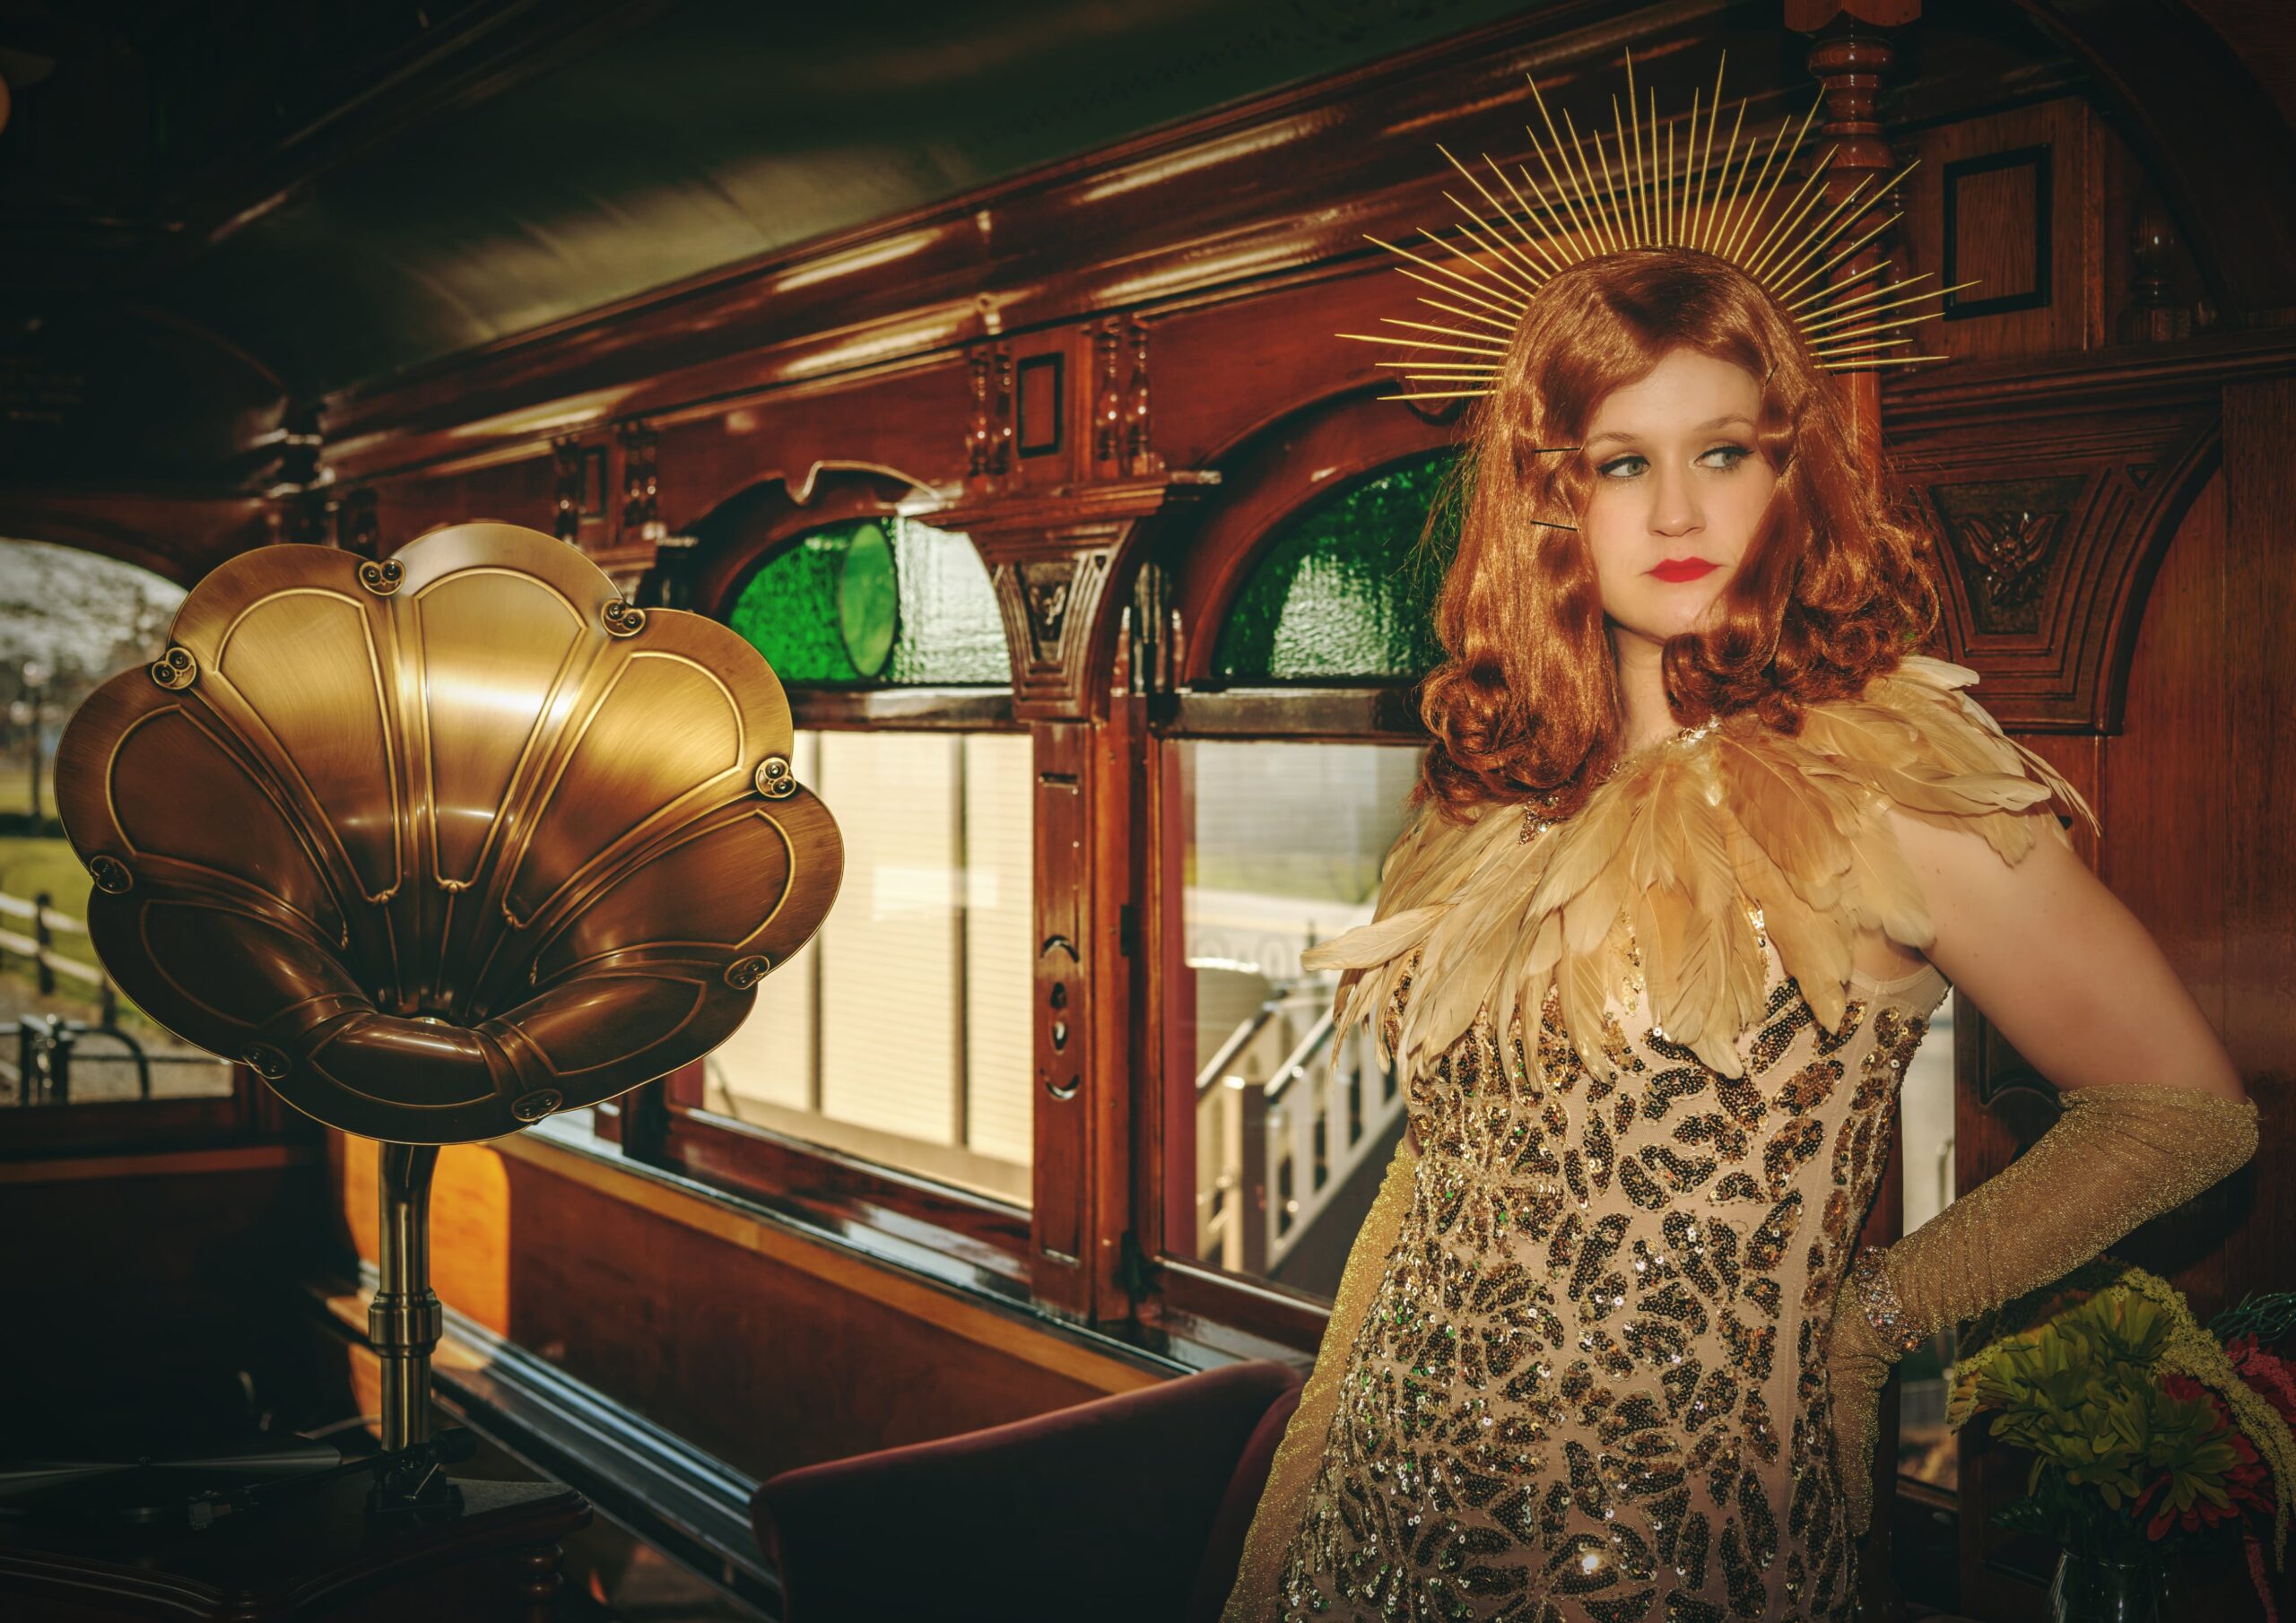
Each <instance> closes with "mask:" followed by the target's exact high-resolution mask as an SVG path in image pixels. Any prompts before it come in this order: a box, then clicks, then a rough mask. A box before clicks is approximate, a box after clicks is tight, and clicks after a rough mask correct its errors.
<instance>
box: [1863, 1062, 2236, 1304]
mask: <svg viewBox="0 0 2296 1623" xmlns="http://www.w3.org/2000/svg"><path fill="white" fill-rule="evenodd" d="M2064 1105H2065V1113H2064V1114H2063V1115H2061V1116H2059V1117H2058V1118H2057V1121H2056V1122H2055V1123H2054V1124H2051V1126H2050V1127H2049V1130H2048V1132H2047V1133H2042V1134H2041V1136H2040V1137H2039V1139H2037V1140H2035V1141H2034V1142H2033V1146H2032V1148H2031V1149H2030V1150H2026V1151H2025V1153H2024V1154H2022V1155H2021V1156H2019V1157H2018V1158H2017V1159H2015V1160H2013V1161H2012V1162H2010V1163H2009V1165H2008V1166H2007V1167H2005V1168H2004V1169H2003V1170H2002V1171H2000V1172H1999V1173H1997V1174H1996V1175H1995V1176H1992V1177H1989V1178H1987V1180H1986V1181H1985V1182H1984V1183H1982V1184H1980V1185H1978V1186H1977V1187H1976V1188H1975V1189H1973V1190H1971V1191H1970V1193H1967V1194H1965V1195H1963V1196H1961V1199H1959V1200H1957V1201H1955V1202H1953V1203H1952V1205H1950V1206H1948V1207H1946V1208H1945V1210H1944V1211H1941V1212H1939V1213H1938V1214H1937V1215H1936V1216H1935V1217H1934V1218H1932V1219H1929V1221H1927V1222H1926V1223H1924V1224H1923V1225H1922V1226H1921V1227H1920V1228H1917V1229H1915V1230H1914V1231H1913V1232H1912V1233H1911V1234H1909V1235H1908V1236H1906V1237H1905V1238H1903V1239H1901V1240H1900V1241H1899V1242H1898V1243H1897V1244H1896V1245H1892V1246H1891V1247H1890V1249H1889V1252H1888V1254H1887V1257H1886V1259H1885V1260H1886V1263H1887V1271H1886V1274H1885V1275H1884V1276H1883V1277H1884V1278H1886V1280H1887V1281H1888V1283H1889V1284H1890V1285H1891V1286H1893V1287H1894V1288H1895V1296H1896V1307H1895V1313H1894V1315H1893V1316H1894V1323H1895V1324H1897V1325H1898V1326H1900V1328H1901V1329H1902V1332H1903V1333H1904V1334H1906V1335H1911V1336H1913V1337H1915V1338H1916V1339H1919V1338H1923V1337H1926V1336H1928V1335H1931V1334H1934V1333H1935V1332H1937V1331H1938V1330H1941V1329H1943V1328H1944V1327H1945V1326H1947V1325H1949V1324H1965V1323H1967V1322H1968V1321H1969V1320H1970V1319H1972V1318H1975V1317H1976V1316H1977V1315H1979V1314H1980V1313H1988V1312H1991V1311H1992V1310H1993V1309H1994V1308H1996V1307H1999V1306H2002V1305H2003V1304H2004V1303H2005V1302H2007V1301H2009V1300H2011V1299H2012V1298H2015V1297H2020V1296H2022V1295H2023V1294H2024V1293H2025V1292H2027V1291H2029V1290H2033V1289H2039V1287H2041V1286H2043V1285H2047V1284H2048V1283H2050V1282H2051V1281H2053V1280H2059V1279H2062V1278H2064V1277H2065V1275H2066V1274H2067V1273H2070V1272H2071V1271H2073V1270H2074V1269H2075V1268H2077V1267H2079V1266H2080V1265H2081V1264H2082V1263H2085V1262H2087V1261H2089V1259H2090V1258H2092V1257H2093V1256H2095V1255H2096V1254H2098V1253H2099V1252H2100V1251H2102V1250H2103V1249H2104V1248H2105V1247H2106V1246H2108V1245H2111V1244H2112V1243H2113V1242H2114V1241H2116V1240H2118V1239H2119V1238H2120V1237H2122V1236H2124V1235H2126V1234H2127V1233H2128V1232H2129V1231H2130V1230H2131V1229H2133V1228H2135V1227H2136V1226H2137V1225H2138V1224H2140V1223H2144V1222H2146V1221H2148V1220H2150V1219H2152V1218H2155V1217H2158V1216H2160V1215H2161V1213H2162V1212H2164V1211H2172V1210H2174V1209H2175V1208H2176V1207H2179V1206H2181V1205H2182V1204H2184V1203H2185V1202H2187V1201H2188V1200H2190V1199H2192V1197H2193V1196H2195V1195H2196V1194H2198V1193H2200V1192H2201V1191H2202V1190H2204V1189H2206V1188H2207V1187H2208V1186H2209V1185H2212V1184H2214V1183H2215V1182H2217V1180H2219V1179H2220V1178H2222V1177H2223V1176H2226V1175H2227V1174H2228V1173H2230V1172H2231V1171H2232V1170H2233V1169H2234V1168H2236V1167H2239V1166H2240V1165H2241V1164H2242V1163H2244V1162H2245V1161H2247V1160H2248V1158H2249V1157H2250V1156H2252V1155H2254V1154H2255V1153H2256V1148H2257V1107H2256V1101H2255V1100H2253V1099H2247V1098H2243V1099H2238V1100H2235V1099H2228V1098H2222V1097H2220V1096H2218V1095H2216V1094H2213V1093H2203V1092H2200V1091H2198V1090H2197V1089H2191V1088H2174V1087H2164V1086H2161V1085H2159V1084H2156V1083H2149V1082H2144V1083H2125V1084H2114V1085H2110V1086H2100V1087H2092V1088H2077V1089H2070V1090H2068V1091H2067V1092H2066V1094H2065V1096H2064ZM1876 1327H1877V1328H1880V1325H1879V1322H1878V1321H1876ZM1882 1335H1883V1341H1884V1342H1885V1343H1886V1344H1890V1345H1897V1344H1900V1341H1899V1338H1898V1337H1895V1336H1893V1335H1892V1333H1891V1332H1889V1331H1888V1330H1883V1331H1882Z"/></svg>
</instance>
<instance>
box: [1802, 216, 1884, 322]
mask: <svg viewBox="0 0 2296 1623" xmlns="http://www.w3.org/2000/svg"><path fill="white" fill-rule="evenodd" d="M1904 218H1905V216H1904V215H1903V214H1884V215H1883V216H1882V218H1881V219H1880V220H1878V221H1875V222H1874V224H1873V225H1872V226H1871V227H1870V228H1869V229H1868V230H1866V231H1865V234H1864V235H1863V236H1861V237H1859V238H1858V239H1857V241H1855V242H1853V243H1851V244H1850V245H1849V246H1848V247H1846V248H1843V249H1841V250H1840V251H1839V252H1838V253H1836V254H1835V255H1834V256H1833V257H1832V258H1831V259H1829V260H1827V261H1826V262H1825V263H1824V264H1823V265H1818V266H1816V267H1815V268H1813V269H1812V270H1811V271H1810V272H1809V273H1807V274H1805V275H1804V276H1803V277H1802V278H1801V280H1800V281H1797V282H1795V283H1794V285H1793V286H1792V287H1790V288H1788V289H1787V290H1786V291H1787V292H1788V293H1798V292H1800V291H1802V289H1803V288H1804V286H1805V285H1806V284H1807V283H1808V282H1809V280H1810V278H1811V277H1812V276H1823V275H1825V274H1826V273H1828V272H1829V271H1831V270H1832V269H1833V267H1834V266H1836V265H1839V264H1840V263H1841V262H1842V261H1843V260H1845V259H1848V258H1849V257H1850V256H1853V255H1855V254H1857V253H1858V252H1859V251H1860V250H1862V249H1863V248H1864V247H1865V245H1866V244H1867V243H1869V242H1871V241H1873V240H1874V238H1876V237H1878V236H1880V235H1881V234H1882V233H1883V231H1886V230H1889V229H1890V228H1891V227H1892V226H1893V225H1895V224H1896V223H1897V222H1898V221H1900V220H1902V219H1904ZM1880 268H1881V262H1880V261H1879V260H1876V261H1874V264H1872V265H1868V266H1866V267H1865V269H1864V270H1862V271H1856V272H1853V273H1850V274H1849V275H1848V276H1845V277H1843V278H1842V279H1841V280H1840V281H1839V282H1829V283H1826V284H1824V285H1822V286H1821V287H1820V288H1819V289H1818V291H1816V292H1814V293H1812V294H1811V295H1810V296H1809V297H1808V298H1806V299H1797V300H1796V302H1794V303H1792V304H1789V305H1787V307H1786V308H1787V309H1788V310H1798V309H1800V308H1802V307H1803V306H1804V305H1805V304H1816V303H1818V302H1820V301H1821V300H1822V299H1825V298H1826V297H1827V296H1828V295H1829V294H1832V293H1838V292H1840V291H1843V290H1844V289H1846V288H1854V287H1856V286H1857V284H1858V283H1859V282H1863V281H1865V278H1866V277H1868V276H1870V275H1872V274H1873V273H1874V272H1875V271H1876V270H1879V269H1880ZM1778 297H1779V299H1781V301H1782V299H1783V297H1784V296H1783V295H1778Z"/></svg>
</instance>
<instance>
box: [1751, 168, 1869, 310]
mask: <svg viewBox="0 0 2296 1623" xmlns="http://www.w3.org/2000/svg"><path fill="white" fill-rule="evenodd" d="M1840 150H1841V149H1840V148H1839V147H1835V148H1831V149H1830V150H1829V151H1828V152H1827V153H1826V155H1825V160H1824V161H1823V162H1822V163H1821V164H1820V165H1819V166H1818V167H1817V168H1816V169H1812V170H1811V171H1810V178H1808V179H1807V180H1805V181H1804V182H1803V183H1802V189H1801V190H1800V191H1798V192H1796V194H1795V195H1794V196H1795V201H1796V202H1797V203H1800V204H1803V208H1802V213H1805V214H1806V213H1808V212H1809V210H1810V208H1811V207H1812V206H1814V204H1816V203H1817V202H1818V201H1819V200H1820V199H1822V198H1823V197H1824V195H1825V188H1824V187H1822V186H1821V187H1818V189H1817V191H1816V192H1815V193H1814V194H1812V193H1811V190H1810V188H1811V187H1813V186H1816V185H1817V183H1818V182H1819V181H1821V180H1822V179H1823V178H1824V177H1825V171H1826V169H1828V168H1830V167H1831V165H1832V162H1833V160H1834V158H1835V156H1836V155H1837V154H1838V153H1839V152H1840ZM1873 179H1874V178H1873V177H1872V176H1871V175H1861V176H1859V177H1858V178H1857V180H1856V181H1855V182H1853V183H1852V184H1851V186H1850V188H1849V190H1848V194H1847V195H1844V196H1843V197H1842V198H1841V199H1840V200H1839V202H1837V203H1835V204H1833V206H1832V207H1831V208H1829V209H1827V210H1826V212H1825V213H1823V214H1822V215H1820V216H1819V217H1818V218H1817V219H1816V220H1815V221H1813V222H1812V223H1811V224H1809V225H1807V226H1804V227H1794V226H1787V229H1786V230H1784V231H1783V232H1782V233H1781V232H1780V231H1779V230H1778V228H1776V227H1773V228H1771V230H1770V234H1769V235H1768V236H1766V237H1764V238H1763V239H1762V240H1761V245H1760V246H1759V247H1757V248H1756V249H1755V251H1754V252H1753V253H1752V254H1750V255H1749V256H1747V258H1746V274H1747V275H1749V276H1753V277H1756V278H1758V279H1759V280H1760V281H1761V282H1762V283H1763V285H1764V286H1767V285H1769V282H1770V277H1771V275H1772V274H1777V275H1783V274H1784V273H1785V267H1784V266H1783V265H1771V264H1770V261H1771V260H1772V259H1773V258H1776V257H1778V256H1780V255H1783V254H1784V253H1786V252H1787V250H1788V249H1789V248H1793V247H1799V248H1801V249H1804V250H1806V249H1807V248H1808V247H1809V246H1810V245H1811V244H1812V243H1813V242H1815V243H1818V244H1819V246H1820V247H1821V249H1822V248H1823V247H1825V246H1827V245H1830V244H1831V242H1832V240H1833V237H1834V236H1835V235H1839V233H1838V232H1837V233H1833V234H1831V235H1830V234H1829V233H1828V231H1827V228H1828V227H1829V226H1831V225H1832V224H1833V223H1834V222H1835V221H1838V220H1839V219H1840V218H1841V215H1842V211H1843V210H1845V209H1849V208H1855V207H1857V205H1858V204H1859V203H1860V202H1861V201H1862V200H1864V199H1865V188H1866V187H1868V186H1869V185H1871V184H1872V183H1873ZM1852 218H1853V219H1854V218H1855V216H1852ZM1781 223H1783V222H1782V221H1781ZM1796 230H1799V231H1800V233H1801V234H1800V235H1799V236H1798V237H1797V236H1796V234H1795V233H1796Z"/></svg>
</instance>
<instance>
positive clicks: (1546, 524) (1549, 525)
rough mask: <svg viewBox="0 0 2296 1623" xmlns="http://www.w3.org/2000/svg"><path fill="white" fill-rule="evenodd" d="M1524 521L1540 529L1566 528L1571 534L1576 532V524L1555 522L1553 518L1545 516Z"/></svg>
mask: <svg viewBox="0 0 2296 1623" xmlns="http://www.w3.org/2000/svg"><path fill="white" fill-rule="evenodd" d="M1526 522H1527V523H1530V524H1535V525H1538V526H1539V528H1541V529H1542V530H1568V531H1570V533H1571V534H1573V535H1576V534H1578V525H1575V524H1556V523H1555V522H1554V521H1553V520H1552V519H1547V518H1533V519H1529V520H1526Z"/></svg>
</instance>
